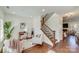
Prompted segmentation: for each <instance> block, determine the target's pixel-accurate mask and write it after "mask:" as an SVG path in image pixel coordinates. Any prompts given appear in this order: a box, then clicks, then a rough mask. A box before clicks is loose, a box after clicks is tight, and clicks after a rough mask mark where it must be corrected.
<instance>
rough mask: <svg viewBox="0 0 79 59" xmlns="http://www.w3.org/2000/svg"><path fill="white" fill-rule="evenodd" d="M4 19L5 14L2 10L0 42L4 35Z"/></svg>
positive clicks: (0, 16) (0, 14) (0, 11)
mask: <svg viewBox="0 0 79 59" xmlns="http://www.w3.org/2000/svg"><path fill="white" fill-rule="evenodd" d="M3 18H4V13H3V12H2V10H1V9H0V41H2V40H3V38H4V34H3Z"/></svg>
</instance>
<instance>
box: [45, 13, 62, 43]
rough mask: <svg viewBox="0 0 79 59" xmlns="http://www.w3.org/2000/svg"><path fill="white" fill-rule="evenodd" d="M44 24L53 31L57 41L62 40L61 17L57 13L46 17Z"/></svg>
mask: <svg viewBox="0 0 79 59" xmlns="http://www.w3.org/2000/svg"><path fill="white" fill-rule="evenodd" d="M46 25H48V26H49V27H50V28H51V29H52V30H54V31H55V38H56V39H57V41H58V42H59V41H60V40H62V18H61V17H60V16H59V15H58V14H56V13H54V14H53V15H52V16H51V17H50V18H49V19H48V21H47V22H46Z"/></svg>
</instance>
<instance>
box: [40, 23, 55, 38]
mask: <svg viewBox="0 0 79 59" xmlns="http://www.w3.org/2000/svg"><path fill="white" fill-rule="evenodd" d="M43 26H46V27H47V28H48V29H49V30H50V31H51V32H52V33H53V34H54V36H53V38H54V39H55V31H53V30H51V29H50V28H49V27H48V26H47V25H46V24H44V25H43ZM43 26H42V28H44V27H43ZM42 28H41V29H42ZM42 31H43V32H44V33H45V31H44V30H43V29H42ZM45 35H46V36H47V34H46V33H45ZM47 37H48V36H47ZM48 38H49V37H48Z"/></svg>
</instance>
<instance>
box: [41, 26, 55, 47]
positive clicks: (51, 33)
mask: <svg viewBox="0 0 79 59" xmlns="http://www.w3.org/2000/svg"><path fill="white" fill-rule="evenodd" d="M41 30H42V31H43V32H44V34H45V35H46V36H47V37H48V38H49V39H50V40H51V41H52V43H53V44H54V46H55V42H56V39H55V31H53V30H52V29H51V28H49V27H48V26H47V25H46V24H44V25H43V26H42V27H41Z"/></svg>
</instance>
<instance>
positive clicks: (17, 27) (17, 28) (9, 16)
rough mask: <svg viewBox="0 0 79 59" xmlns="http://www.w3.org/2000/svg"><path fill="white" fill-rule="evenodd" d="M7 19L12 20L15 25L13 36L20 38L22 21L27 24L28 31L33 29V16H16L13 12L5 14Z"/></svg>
mask: <svg viewBox="0 0 79 59" xmlns="http://www.w3.org/2000/svg"><path fill="white" fill-rule="evenodd" d="M5 21H11V22H12V26H14V31H13V35H12V37H13V38H16V39H18V33H19V32H20V31H21V29H20V23H22V22H24V23H25V24H26V28H28V29H27V31H28V32H29V33H30V32H31V29H32V25H33V24H32V22H33V20H32V18H30V17H28V18H27V17H20V16H16V15H12V14H5V19H4V22H5Z"/></svg>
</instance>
